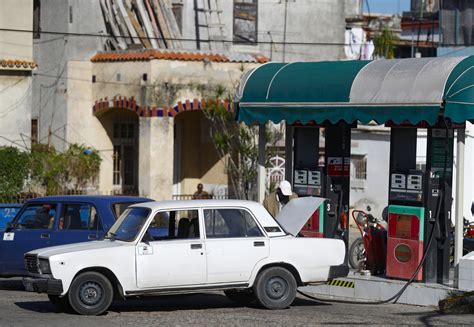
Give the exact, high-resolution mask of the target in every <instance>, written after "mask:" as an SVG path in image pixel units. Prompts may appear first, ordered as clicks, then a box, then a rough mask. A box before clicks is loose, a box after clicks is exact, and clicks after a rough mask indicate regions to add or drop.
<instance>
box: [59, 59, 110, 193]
mask: <svg viewBox="0 0 474 327" xmlns="http://www.w3.org/2000/svg"><path fill="white" fill-rule="evenodd" d="M67 69H68V75H69V78H70V79H69V81H68V90H67V93H66V95H67V103H66V105H67V108H68V109H67V112H68V114H67V124H66V129H65V131H66V135H65V139H66V140H67V141H68V142H69V143H78V144H84V145H85V146H90V147H93V148H94V149H96V150H98V151H99V154H100V156H101V158H102V163H101V169H100V175H99V189H100V191H101V192H102V193H106V194H107V193H110V192H111V191H112V188H113V187H112V168H113V159H112V155H113V151H112V150H113V146H112V142H111V141H110V138H109V137H108V135H107V132H106V130H105V129H104V127H103V126H102V124H101V122H100V121H99V119H97V118H96V117H95V116H94V115H93V114H92V103H93V102H94V98H93V96H92V83H91V79H90V77H91V74H92V63H91V62H90V61H69V62H68V64H67Z"/></svg>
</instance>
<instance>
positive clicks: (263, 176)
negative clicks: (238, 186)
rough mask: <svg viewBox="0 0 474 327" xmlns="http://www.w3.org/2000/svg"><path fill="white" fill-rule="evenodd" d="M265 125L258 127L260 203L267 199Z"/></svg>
mask: <svg viewBox="0 0 474 327" xmlns="http://www.w3.org/2000/svg"><path fill="white" fill-rule="evenodd" d="M265 144H266V140H265V124H259V125H258V182H257V183H258V187H257V189H258V202H260V203H263V200H264V199H265V188H266V187H265V184H266V183H265V179H266V174H265Z"/></svg>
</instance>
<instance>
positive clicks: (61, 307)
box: [48, 294, 73, 313]
mask: <svg viewBox="0 0 474 327" xmlns="http://www.w3.org/2000/svg"><path fill="white" fill-rule="evenodd" d="M48 299H49V301H50V302H51V303H52V304H53V305H54V307H55V308H56V309H57V310H58V311H59V312H65V313H72V312H73V309H72V307H71V303H69V298H68V296H67V295H66V296H63V297H60V296H59V295H51V294H48Z"/></svg>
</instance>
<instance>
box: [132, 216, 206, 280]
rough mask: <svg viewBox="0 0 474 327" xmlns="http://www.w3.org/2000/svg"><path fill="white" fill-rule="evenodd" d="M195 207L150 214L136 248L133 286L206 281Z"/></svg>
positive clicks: (204, 262) (203, 254) (202, 243)
mask: <svg viewBox="0 0 474 327" xmlns="http://www.w3.org/2000/svg"><path fill="white" fill-rule="evenodd" d="M200 229H201V227H200V224H199V215H198V210H197V209H190V210H171V211H161V212H158V213H156V214H155V215H154V217H153V219H152V221H151V223H150V224H149V226H148V228H147V231H146V233H145V235H144V237H143V239H142V240H141V242H139V243H138V245H137V248H136V265H137V267H136V272H137V286H138V287H139V288H153V289H156V288H163V287H173V286H175V287H182V286H192V285H202V284H205V283H206V256H205V248H204V240H203V239H202V237H201V235H202V233H201V230H200Z"/></svg>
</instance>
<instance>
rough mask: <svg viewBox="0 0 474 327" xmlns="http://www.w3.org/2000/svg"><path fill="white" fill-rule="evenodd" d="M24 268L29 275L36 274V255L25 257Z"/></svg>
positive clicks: (37, 271)
mask: <svg viewBox="0 0 474 327" xmlns="http://www.w3.org/2000/svg"><path fill="white" fill-rule="evenodd" d="M25 267H26V270H27V271H28V272H29V273H32V274H38V273H39V270H38V257H37V256H36V255H25Z"/></svg>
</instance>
